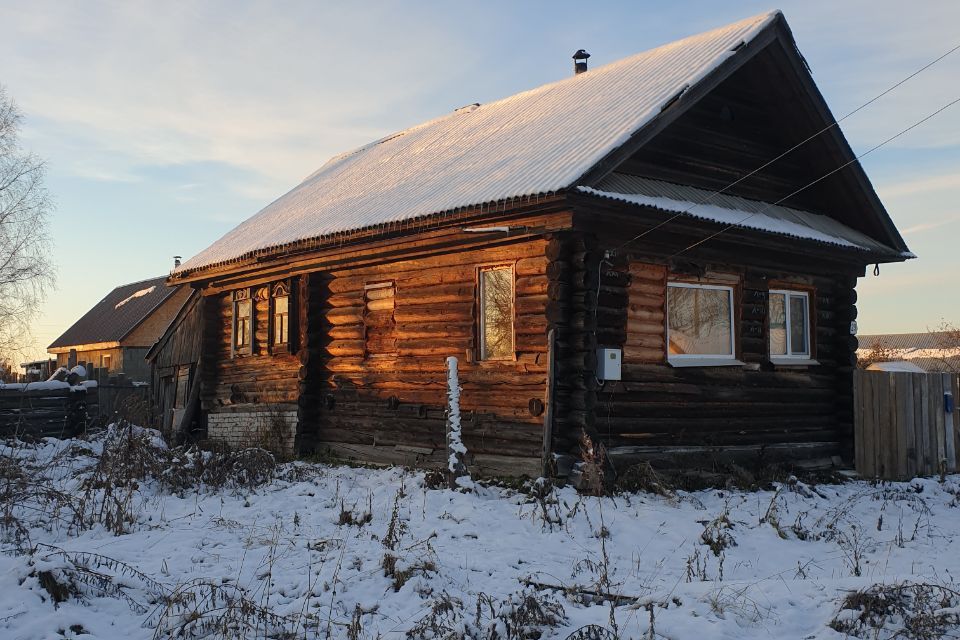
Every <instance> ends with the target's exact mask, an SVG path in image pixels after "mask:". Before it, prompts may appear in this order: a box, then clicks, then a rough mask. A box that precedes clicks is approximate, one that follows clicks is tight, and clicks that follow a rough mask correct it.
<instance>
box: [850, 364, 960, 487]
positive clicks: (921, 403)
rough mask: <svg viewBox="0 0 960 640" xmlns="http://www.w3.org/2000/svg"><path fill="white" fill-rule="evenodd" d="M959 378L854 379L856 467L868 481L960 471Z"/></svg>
mask: <svg viewBox="0 0 960 640" xmlns="http://www.w3.org/2000/svg"><path fill="white" fill-rule="evenodd" d="M958 390H960V381H958V376H957V375H956V374H949V373H906V372H903V373H901V372H888V371H863V370H858V371H857V372H856V373H855V374H854V407H855V412H856V415H855V416H854V439H855V450H854V463H855V464H856V467H857V471H858V472H859V473H860V475H862V476H864V477H871V478H874V477H875V478H883V479H891V480H893V479H908V478H912V477H915V476H923V475H933V474H936V473H941V472H947V473H952V472H955V471H957V469H958V468H960V465H958V460H957V457H958V452H960V421H958V419H957V418H958V417H957V413H956V408H955V406H954V408H953V410H952V411H949V412H948V411H947V402H946V394H951V393H952V394H953V398H954V403H955V402H956V398H957V394H958Z"/></svg>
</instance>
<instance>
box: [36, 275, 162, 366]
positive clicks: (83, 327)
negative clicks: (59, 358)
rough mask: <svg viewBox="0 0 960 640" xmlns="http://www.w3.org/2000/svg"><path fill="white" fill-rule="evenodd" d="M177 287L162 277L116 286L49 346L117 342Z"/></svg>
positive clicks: (59, 346)
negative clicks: (168, 283) (167, 282)
mask: <svg viewBox="0 0 960 640" xmlns="http://www.w3.org/2000/svg"><path fill="white" fill-rule="evenodd" d="M176 290H177V288H176V287H168V286H167V285H166V277H165V276H160V277H159V278H151V279H149V280H142V281H140V282H132V283H130V284H125V285H123V286H120V287H117V288H116V289H114V290H113V291H111V292H110V293H108V294H107V296H106V297H105V298H104V299H103V300H101V301H100V302H98V303H97V304H96V306H94V307H93V308H92V309H90V311H87V312H86V313H85V314H83V317H81V318H80V319H79V320H77V321H76V322H75V323H73V326H71V327H70V328H69V329H67V330H66V331H65V332H64V333H63V335H62V336H60V337H59V338H57V339H56V340H54V341H53V344H51V345H50V346H49V347H48V349H57V348H64V347H73V346H76V345H81V344H94V343H97V342H117V341H120V340H122V339H123V338H124V337H126V335H127V334H129V333H130V332H131V331H133V330H134V329H135V328H136V327H137V325H139V324H140V323H141V322H142V321H143V320H144V319H145V318H146V317H147V316H148V315H150V313H151V312H152V311H153V310H154V309H156V308H157V307H159V306H160V305H161V304H163V302H164V301H165V300H166V299H167V298H169V297H170V296H172V295H173V294H174V292H175V291H176Z"/></svg>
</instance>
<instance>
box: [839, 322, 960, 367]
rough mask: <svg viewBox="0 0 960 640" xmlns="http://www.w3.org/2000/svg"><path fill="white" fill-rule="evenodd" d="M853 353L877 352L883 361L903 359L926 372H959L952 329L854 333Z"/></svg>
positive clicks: (959, 343) (959, 352)
mask: <svg viewBox="0 0 960 640" xmlns="http://www.w3.org/2000/svg"><path fill="white" fill-rule="evenodd" d="M857 340H858V341H859V345H860V346H859V347H858V348H857V357H858V358H860V359H861V360H862V359H866V358H868V357H869V356H871V354H879V355H881V357H882V359H883V360H885V361H905V362H909V363H910V364H912V365H914V366H916V367H919V368H920V369H922V370H924V371H928V372H938V371H939V372H952V373H960V335H958V332H956V331H926V332H924V333H879V334H873V335H861V336H858V337H857Z"/></svg>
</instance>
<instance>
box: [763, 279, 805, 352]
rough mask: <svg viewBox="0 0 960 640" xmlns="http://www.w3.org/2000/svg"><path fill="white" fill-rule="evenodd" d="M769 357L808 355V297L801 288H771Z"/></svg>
mask: <svg viewBox="0 0 960 640" xmlns="http://www.w3.org/2000/svg"><path fill="white" fill-rule="evenodd" d="M769 301H770V302H769V306H770V309H769V317H770V356H771V357H776V358H809V357H810V296H809V294H807V293H806V292H803V291H784V290H771V291H770V297H769Z"/></svg>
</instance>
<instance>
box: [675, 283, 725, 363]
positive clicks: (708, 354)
mask: <svg viewBox="0 0 960 640" xmlns="http://www.w3.org/2000/svg"><path fill="white" fill-rule="evenodd" d="M734 326H735V325H734V318H733V287H729V286H723V285H712V284H699V283H696V284H695V283H686V282H670V283H668V284H667V359H668V360H670V361H672V362H678V363H684V362H700V361H704V362H705V363H706V364H710V363H711V362H714V361H716V362H721V361H735V356H734V354H735V353H736V340H735V338H734Z"/></svg>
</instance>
